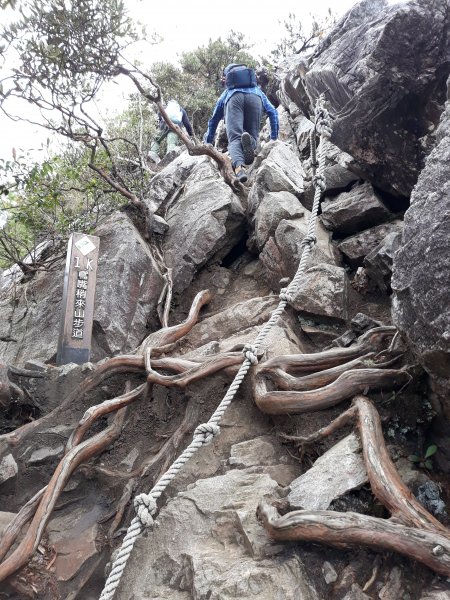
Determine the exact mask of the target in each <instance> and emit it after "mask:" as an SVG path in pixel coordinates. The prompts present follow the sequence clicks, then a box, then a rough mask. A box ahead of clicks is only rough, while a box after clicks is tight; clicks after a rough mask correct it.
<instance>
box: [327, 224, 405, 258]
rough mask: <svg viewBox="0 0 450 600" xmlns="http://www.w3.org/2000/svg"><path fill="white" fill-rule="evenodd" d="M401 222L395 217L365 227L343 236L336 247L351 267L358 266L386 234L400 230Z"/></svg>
mask: <svg viewBox="0 0 450 600" xmlns="http://www.w3.org/2000/svg"><path fill="white" fill-rule="evenodd" d="M402 224H403V223H402V221H401V220H400V219H395V220H394V221H390V222H389V223H382V224H381V225H376V226H375V227H371V228H370V229H365V230H364V231H361V232H360V233H356V234H355V235H351V236H350V237H348V238H345V239H344V240H343V241H342V242H340V243H339V244H338V248H339V250H340V251H341V252H342V254H343V255H344V257H345V260H346V261H347V262H348V264H349V265H350V266H351V267H353V268H356V267H360V266H362V264H363V263H364V258H365V257H366V256H367V255H368V254H370V253H371V252H372V251H373V250H375V248H377V246H379V245H380V244H381V243H382V242H383V240H384V238H385V237H386V236H387V235H389V234H390V233H398V232H400V231H401V230H402Z"/></svg>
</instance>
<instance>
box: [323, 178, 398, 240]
mask: <svg viewBox="0 0 450 600" xmlns="http://www.w3.org/2000/svg"><path fill="white" fill-rule="evenodd" d="M390 216H391V212H390V211H389V210H388V209H387V208H386V206H385V205H384V204H383V202H382V201H381V199H380V197H379V196H378V194H377V193H376V192H375V190H374V189H373V187H372V186H371V185H370V184H368V183H365V184H363V185H358V186H355V187H353V188H352V189H351V191H349V192H344V193H342V194H339V195H338V196H337V197H336V198H334V199H332V200H325V201H324V202H323V203H322V216H321V219H322V223H323V224H324V225H325V227H326V228H327V229H330V230H331V231H333V232H334V233H335V234H338V235H341V236H344V235H349V234H351V233H354V232H355V231H361V229H366V227H370V226H373V225H378V224H379V223H382V222H383V221H387V220H388V219H389V217H390Z"/></svg>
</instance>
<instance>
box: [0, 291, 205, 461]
mask: <svg viewBox="0 0 450 600" xmlns="http://www.w3.org/2000/svg"><path fill="white" fill-rule="evenodd" d="M210 300H211V293H210V292H209V290H203V291H201V292H199V293H198V294H197V295H196V297H195V298H194V301H193V303H192V306H191V309H190V311H189V315H188V317H187V319H186V320H185V321H183V323H180V324H178V325H173V326H172V327H165V328H163V329H160V330H159V331H155V332H153V333H151V334H150V335H149V336H148V337H147V338H146V339H145V340H144V342H143V343H142V344H141V346H140V348H139V349H138V354H137V355H122V356H116V357H114V358H110V359H108V360H106V361H105V362H103V363H101V364H100V365H98V367H97V368H96V369H95V370H94V372H93V373H91V374H90V375H89V376H88V377H86V379H85V380H84V381H83V382H82V383H81V385H80V386H78V388H76V389H74V390H72V392H71V393H70V394H69V395H68V396H67V397H66V398H65V399H64V400H63V401H62V402H61V404H60V405H59V406H57V407H56V408H55V409H54V410H53V411H51V412H50V413H48V414H47V415H45V416H43V417H41V418H40V419H36V421H32V422H30V423H26V424H25V425H22V427H19V428H18V429H16V430H15V431H11V432H9V433H6V434H4V435H2V436H0V452H1V451H2V450H3V451H5V450H6V449H7V448H10V447H14V446H17V445H18V444H19V443H21V442H23V440H25V439H26V438H27V437H28V436H29V435H30V434H31V433H33V432H34V431H35V430H36V429H38V428H40V427H42V426H43V425H45V424H46V423H49V422H52V421H54V419H55V418H56V417H57V416H58V415H59V414H61V413H62V412H63V411H65V410H66V409H67V407H70V406H72V405H73V404H74V403H75V402H76V400H77V399H78V398H79V397H80V396H82V395H83V394H85V393H87V392H89V391H90V390H92V389H94V388H96V387H97V386H98V385H100V384H101V383H102V382H103V381H105V380H106V379H108V378H109V377H112V376H113V375H118V374H120V373H140V372H142V371H143V370H144V369H145V358H144V356H143V355H144V354H145V353H146V352H153V354H161V353H163V352H166V351H168V350H169V349H170V348H171V347H172V345H173V344H174V343H175V342H176V341H178V340H179V339H181V338H182V337H183V336H185V335H186V334H187V333H189V331H190V330H191V329H192V327H193V326H194V325H195V323H196V322H197V319H198V315H199V312H200V309H201V308H202V306H204V305H205V304H207V303H208V302H209V301H210ZM151 349H152V350H151ZM152 360H153V359H152ZM150 368H151V367H150Z"/></svg>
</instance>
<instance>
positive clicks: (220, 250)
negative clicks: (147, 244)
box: [163, 162, 245, 293]
mask: <svg viewBox="0 0 450 600" xmlns="http://www.w3.org/2000/svg"><path fill="white" fill-rule="evenodd" d="M166 221H167V223H168V224H169V231H168V233H167V234H166V236H165V238H164V242H163V250H164V257H165V261H166V265H167V267H170V268H172V269H173V284H174V291H175V292H176V293H180V292H183V291H184V290H185V289H186V288H187V287H188V286H189V284H190V283H191V281H192V279H193V278H194V275H195V274H196V273H197V271H198V270H199V269H200V268H201V267H202V266H203V265H205V264H206V263H207V262H209V261H210V260H211V259H213V258H214V260H216V261H220V260H221V259H222V258H223V257H224V256H225V255H226V254H227V253H228V252H229V251H230V250H231V249H232V248H233V246H234V245H235V244H236V243H237V242H238V241H239V240H240V238H241V237H242V236H243V234H244V227H245V213H244V209H243V207H242V205H241V203H240V201H239V199H238V197H237V196H236V195H235V194H234V193H233V191H232V190H231V188H230V187H228V186H227V185H226V184H225V182H224V181H223V180H222V178H221V177H220V176H219V175H218V173H217V170H216V169H215V168H214V167H213V166H212V165H211V164H210V163H209V162H202V163H201V164H200V165H199V166H198V167H197V168H196V169H195V170H194V172H193V173H192V175H191V177H190V178H189V179H188V182H187V184H186V190H185V192H184V193H183V194H182V195H181V196H180V197H179V198H178V199H177V201H176V202H175V203H174V204H173V205H171V206H170V207H169V208H168V211H167V214H166Z"/></svg>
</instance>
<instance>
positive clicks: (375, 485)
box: [257, 396, 450, 577]
mask: <svg viewBox="0 0 450 600" xmlns="http://www.w3.org/2000/svg"><path fill="white" fill-rule="evenodd" d="M355 419H356V424H357V427H358V430H359V434H360V437H361V443H362V447H363V456H364V462H365V465H366V469H367V474H368V477H369V481H370V485H371V488H372V491H373V493H374V495H375V496H376V497H377V499H378V500H379V501H380V502H381V503H382V504H383V505H384V506H385V507H386V508H387V509H388V510H389V511H390V513H391V518H390V519H378V518H375V517H370V516H367V515H361V514H357V513H352V512H347V513H339V512H334V511H326V510H320V511H310V510H296V511H292V512H290V513H288V514H286V515H284V516H280V515H279V513H278V511H277V509H276V508H274V507H272V506H270V505H269V504H267V503H265V502H261V503H260V505H259V507H258V511H257V513H258V516H259V518H260V519H261V521H262V522H263V524H264V526H265V527H266V529H267V530H268V532H269V534H270V536H271V537H272V538H273V539H276V540H290V541H292V540H304V541H314V542H320V543H324V544H328V545H331V546H336V547H339V548H348V547H352V546H360V545H365V546H368V547H370V548H373V549H375V550H389V551H394V552H399V553H401V554H404V555H405V556H408V557H409V558H412V559H414V560H417V561H419V562H421V563H423V564H424V565H427V566H428V567H430V568H431V569H433V570H434V571H436V572H437V573H440V574H442V575H446V576H447V577H448V576H450V531H449V530H448V529H447V528H446V527H444V525H442V523H440V522H439V521H438V520H437V519H435V518H434V517H433V516H432V515H431V514H430V513H429V512H427V511H426V510H425V508H424V507H423V506H422V505H421V504H420V503H419V502H417V500H416V499H415V498H414V496H413V495H412V494H411V492H410V491H409V489H408V488H407V487H406V485H405V484H404V483H403V482H402V480H401V479H400V476H399V474H398V472H397V470H396V468H395V466H394V464H393V462H392V461H391V459H390V457H389V454H388V452H387V449H386V445H385V442H384V438H383V434H382V430H381V422H380V418H379V415H378V412H377V410H376V408H375V406H374V405H373V404H372V402H370V400H369V399H368V398H365V397H364V396H357V397H356V398H355V399H354V400H353V404H352V406H351V408H350V409H349V410H347V411H345V412H344V413H343V414H342V415H340V416H339V417H338V418H337V419H336V420H334V421H333V422H332V423H330V425H328V426H327V427H324V428H323V429H321V430H319V431H318V432H316V433H315V434H313V435H311V436H308V437H305V438H301V437H298V438H292V437H291V438H290V439H291V440H293V439H295V440H296V441H297V442H299V443H300V444H302V445H304V444H311V443H314V442H317V441H319V440H321V439H323V438H325V437H327V436H328V435H330V434H332V433H334V432H335V431H336V430H338V429H340V428H341V427H343V426H344V425H347V424H348V423H349V422H351V421H353V420H355Z"/></svg>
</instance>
